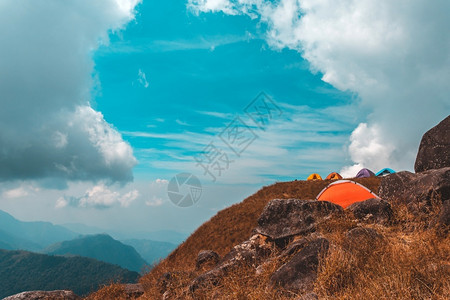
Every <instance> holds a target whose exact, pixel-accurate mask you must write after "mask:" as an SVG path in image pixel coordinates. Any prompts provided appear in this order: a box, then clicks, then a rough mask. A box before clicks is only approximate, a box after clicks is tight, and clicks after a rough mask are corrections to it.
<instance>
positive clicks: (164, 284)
mask: <svg viewBox="0 0 450 300" xmlns="http://www.w3.org/2000/svg"><path fill="white" fill-rule="evenodd" d="M174 276H176V275H175V273H173V272H166V273H164V274H162V275H161V276H160V277H159V278H158V282H157V285H158V287H159V292H160V293H161V294H164V293H165V292H166V291H167V289H168V288H169V286H170V283H171V282H172V280H173V277H174Z"/></svg>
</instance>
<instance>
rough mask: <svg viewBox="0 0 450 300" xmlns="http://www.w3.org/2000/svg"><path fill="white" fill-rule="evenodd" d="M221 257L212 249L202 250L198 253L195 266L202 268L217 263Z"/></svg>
mask: <svg viewBox="0 0 450 300" xmlns="http://www.w3.org/2000/svg"><path fill="white" fill-rule="evenodd" d="M219 260H220V257H219V254H217V253H216V252H214V251H212V250H202V251H200V252H199V253H198V255H197V261H196V263H195V267H196V268H197V269H200V268H201V267H202V266H205V265H213V266H215V265H217V263H218V262H219Z"/></svg>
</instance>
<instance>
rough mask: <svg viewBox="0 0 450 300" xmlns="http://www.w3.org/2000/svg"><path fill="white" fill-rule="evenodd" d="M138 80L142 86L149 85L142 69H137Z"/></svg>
mask: <svg viewBox="0 0 450 300" xmlns="http://www.w3.org/2000/svg"><path fill="white" fill-rule="evenodd" d="M138 82H139V83H140V84H141V85H142V86H143V87H144V88H148V86H149V83H148V81H147V76H146V75H145V73H144V71H142V70H141V69H139V71H138Z"/></svg>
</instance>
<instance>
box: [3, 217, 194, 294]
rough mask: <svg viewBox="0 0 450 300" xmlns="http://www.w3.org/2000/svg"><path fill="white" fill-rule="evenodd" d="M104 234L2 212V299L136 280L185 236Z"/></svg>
mask: <svg viewBox="0 0 450 300" xmlns="http://www.w3.org/2000/svg"><path fill="white" fill-rule="evenodd" d="M104 232H106V230H103V229H101V228H96V227H91V226H87V225H83V224H65V225H64V226H62V225H53V224H51V223H48V222H24V221H20V220H17V219H16V218H14V217H13V216H11V215H10V214H8V213H6V212H4V211H1V210H0V249H4V250H0V299H1V298H2V297H4V296H7V295H11V294H14V293H18V292H22V291H26V290H36V289H40V290H51V289H71V290H74V291H75V292H77V293H79V294H84V293H87V292H89V291H91V290H95V289H97V288H98V287H99V285H101V284H104V283H110V282H112V281H113V280H115V279H123V280H124V281H135V280H136V278H138V276H139V274H138V273H137V272H140V271H142V270H143V269H144V267H145V266H147V265H153V264H154V263H156V262H158V261H159V260H160V259H163V258H165V257H166V256H167V255H168V254H169V253H170V252H171V251H172V250H173V249H175V247H176V245H177V244H178V243H179V242H181V241H182V240H184V238H185V235H184V234H181V233H178V232H175V231H158V232H135V233H133V234H131V235H127V234H125V233H122V232H109V231H108V234H111V235H113V236H114V237H115V238H116V239H114V238H113V237H111V236H110V235H108V234H106V233H104ZM80 233H81V234H80ZM82 234H85V235H82ZM86 234H89V235H86ZM152 238H155V239H157V240H156V241H154V240H152ZM118 239H121V240H122V241H119V240H118ZM158 239H159V240H163V241H158ZM167 240H169V241H174V243H170V242H167ZM18 250H26V251H18ZM28 251H32V252H38V253H40V254H38V253H32V252H28ZM44 254H45V255H44Z"/></svg>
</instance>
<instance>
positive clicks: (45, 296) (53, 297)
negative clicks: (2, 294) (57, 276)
mask: <svg viewBox="0 0 450 300" xmlns="http://www.w3.org/2000/svg"><path fill="white" fill-rule="evenodd" d="M3 300H81V297H79V296H77V295H76V294H75V293H74V292H72V291H63V290H58V291H29V292H23V293H20V294H16V295H13V296H9V297H6V298H3Z"/></svg>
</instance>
